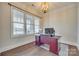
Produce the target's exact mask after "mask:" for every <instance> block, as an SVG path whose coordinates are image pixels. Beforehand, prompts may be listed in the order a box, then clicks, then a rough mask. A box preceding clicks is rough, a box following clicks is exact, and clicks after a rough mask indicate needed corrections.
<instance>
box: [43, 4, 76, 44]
mask: <svg viewBox="0 0 79 59" xmlns="http://www.w3.org/2000/svg"><path fill="white" fill-rule="evenodd" d="M43 27H54V28H55V31H56V35H60V36H62V37H61V39H60V40H59V41H61V42H63V43H67V44H72V45H77V10H76V6H75V5H71V6H67V7H63V8H61V9H57V10H55V11H50V12H49V13H48V14H47V15H45V17H44V23H43Z"/></svg>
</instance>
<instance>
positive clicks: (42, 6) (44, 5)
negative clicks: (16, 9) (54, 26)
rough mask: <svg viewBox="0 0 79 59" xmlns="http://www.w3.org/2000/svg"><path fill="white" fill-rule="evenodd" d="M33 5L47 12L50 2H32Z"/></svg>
mask: <svg viewBox="0 0 79 59" xmlns="http://www.w3.org/2000/svg"><path fill="white" fill-rule="evenodd" d="M32 6H35V7H36V8H38V9H40V10H41V11H42V12H43V13H47V11H48V3H47V2H39V3H36V4H32Z"/></svg>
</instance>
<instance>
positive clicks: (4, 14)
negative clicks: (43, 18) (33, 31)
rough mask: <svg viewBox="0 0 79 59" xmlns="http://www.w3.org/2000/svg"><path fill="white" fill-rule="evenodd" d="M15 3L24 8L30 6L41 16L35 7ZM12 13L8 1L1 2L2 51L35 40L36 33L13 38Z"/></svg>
mask: <svg viewBox="0 0 79 59" xmlns="http://www.w3.org/2000/svg"><path fill="white" fill-rule="evenodd" d="M13 4H14V3H13ZM15 5H16V6H18V7H20V8H22V9H24V10H27V8H28V9H29V10H28V11H29V12H32V13H33V14H35V15H38V16H40V15H39V14H38V13H37V12H35V11H34V10H33V9H32V10H31V9H30V8H29V7H27V6H26V5H23V4H21V3H15ZM10 14H11V13H10V6H9V5H8V3H0V52H3V51H6V50H8V49H12V48H15V47H17V46H20V45H24V44H27V43H29V42H32V41H34V40H35V39H34V35H30V36H27V35H26V36H23V37H20V38H15V39H14V38H11V35H10V34H11V32H10V31H11V26H10V25H11V22H10V21H11V17H10Z"/></svg>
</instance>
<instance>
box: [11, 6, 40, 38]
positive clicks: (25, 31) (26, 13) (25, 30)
mask: <svg viewBox="0 0 79 59" xmlns="http://www.w3.org/2000/svg"><path fill="white" fill-rule="evenodd" d="M13 9H15V10H17V11H20V12H22V13H23V14H24V16H23V20H24V34H17V35H13V23H15V22H13ZM28 14H29V15H31V16H32V20H33V24H29V25H32V26H33V33H31V34H29V33H27V29H26V28H27V23H26V21H27V17H26V15H28ZM34 17H37V16H34V15H32V14H30V13H28V12H25V11H23V10H20V9H18V8H16V7H13V6H12V7H11V21H10V24H11V28H10V29H11V30H10V31H11V38H17V37H23V36H26V35H35V34H37V33H35V23H34V21H35V20H34ZM37 18H39V27H40V17H37Z"/></svg>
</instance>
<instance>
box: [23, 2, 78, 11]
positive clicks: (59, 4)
mask: <svg viewBox="0 0 79 59" xmlns="http://www.w3.org/2000/svg"><path fill="white" fill-rule="evenodd" d="M36 3H39V2H24V3H23V4H25V5H27V6H30V7H32V8H34V6H32V4H36ZM48 4H49V11H51V10H55V9H58V8H62V7H65V6H69V5H74V4H77V2H48ZM34 9H35V10H36V11H39V9H36V8H34Z"/></svg>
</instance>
